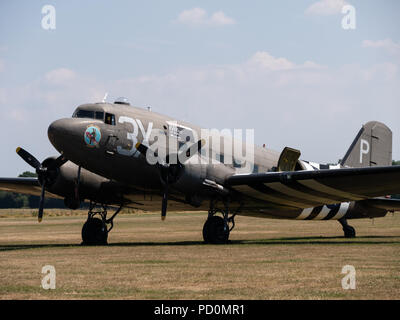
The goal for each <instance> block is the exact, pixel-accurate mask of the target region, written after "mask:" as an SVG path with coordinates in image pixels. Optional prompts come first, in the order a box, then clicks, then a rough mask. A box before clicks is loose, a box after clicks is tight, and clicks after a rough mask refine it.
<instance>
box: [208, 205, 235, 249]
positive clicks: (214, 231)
mask: <svg viewBox="0 0 400 320" xmlns="http://www.w3.org/2000/svg"><path fill="white" fill-rule="evenodd" d="M217 213H221V214H222V217H220V216H217V215H216V214H217ZM235 216H236V213H235V214H233V215H232V216H231V217H229V205H228V204H226V205H225V209H224V210H220V209H215V208H214V206H213V204H211V206H210V210H209V211H208V218H207V220H206V222H205V223H204V226H203V239H204V242H205V243H212V244H224V243H228V241H229V234H230V232H231V231H232V229H233V228H234V227H235V220H234V219H235ZM230 224H231V226H229V225H230Z"/></svg>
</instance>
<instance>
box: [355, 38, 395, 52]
mask: <svg viewBox="0 0 400 320" xmlns="http://www.w3.org/2000/svg"><path fill="white" fill-rule="evenodd" d="M362 44H363V47H364V48H378V49H384V50H386V51H387V52H389V53H390V54H394V55H400V44H399V43H396V42H394V41H393V40H392V39H384V40H377V41H373V40H364V41H363V43H362Z"/></svg>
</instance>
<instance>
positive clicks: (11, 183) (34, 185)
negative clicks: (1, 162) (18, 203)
mask: <svg viewBox="0 0 400 320" xmlns="http://www.w3.org/2000/svg"><path fill="white" fill-rule="evenodd" d="M0 190H3V191H9V192H15V193H23V194H30V195H33V196H39V197H40V193H41V187H40V184H39V181H38V179H37V178H0Z"/></svg>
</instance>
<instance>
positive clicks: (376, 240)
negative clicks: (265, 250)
mask: <svg viewBox="0 0 400 320" xmlns="http://www.w3.org/2000/svg"><path fill="white" fill-rule="evenodd" d="M390 239H397V240H392V241H390ZM382 240H385V241H382ZM307 244H312V245H349V244H351V245H354V244H356V245H371V244H378V245H379V244H381V245H385V244H400V237H399V236H365V237H357V238H355V239H344V238H343V237H340V236H338V237H287V238H272V239H257V240H230V241H229V243H228V244H222V246H224V245H225V246H226V245H230V246H231V245H233V246H237V245H247V246H248V245H250V246H251V245H258V246H260V245H265V246H270V245H307ZM199 245H205V244H204V242H203V241H172V242H116V243H109V244H107V245H105V247H152V246H154V247H156V246H199ZM215 246H221V245H215ZM77 247H82V248H87V247H91V246H87V245H82V244H62V243H60V244H58V243H57V244H18V245H13V244H7V245H0V252H1V251H12V250H27V249H38V248H42V249H43V248H49V249H50V248H77Z"/></svg>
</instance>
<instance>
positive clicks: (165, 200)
mask: <svg viewBox="0 0 400 320" xmlns="http://www.w3.org/2000/svg"><path fill="white" fill-rule="evenodd" d="M168 176H169V173H168V172H167V175H166V178H165V189H164V194H163V198H162V204H161V220H163V221H164V220H165V218H166V217H167V205H168Z"/></svg>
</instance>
